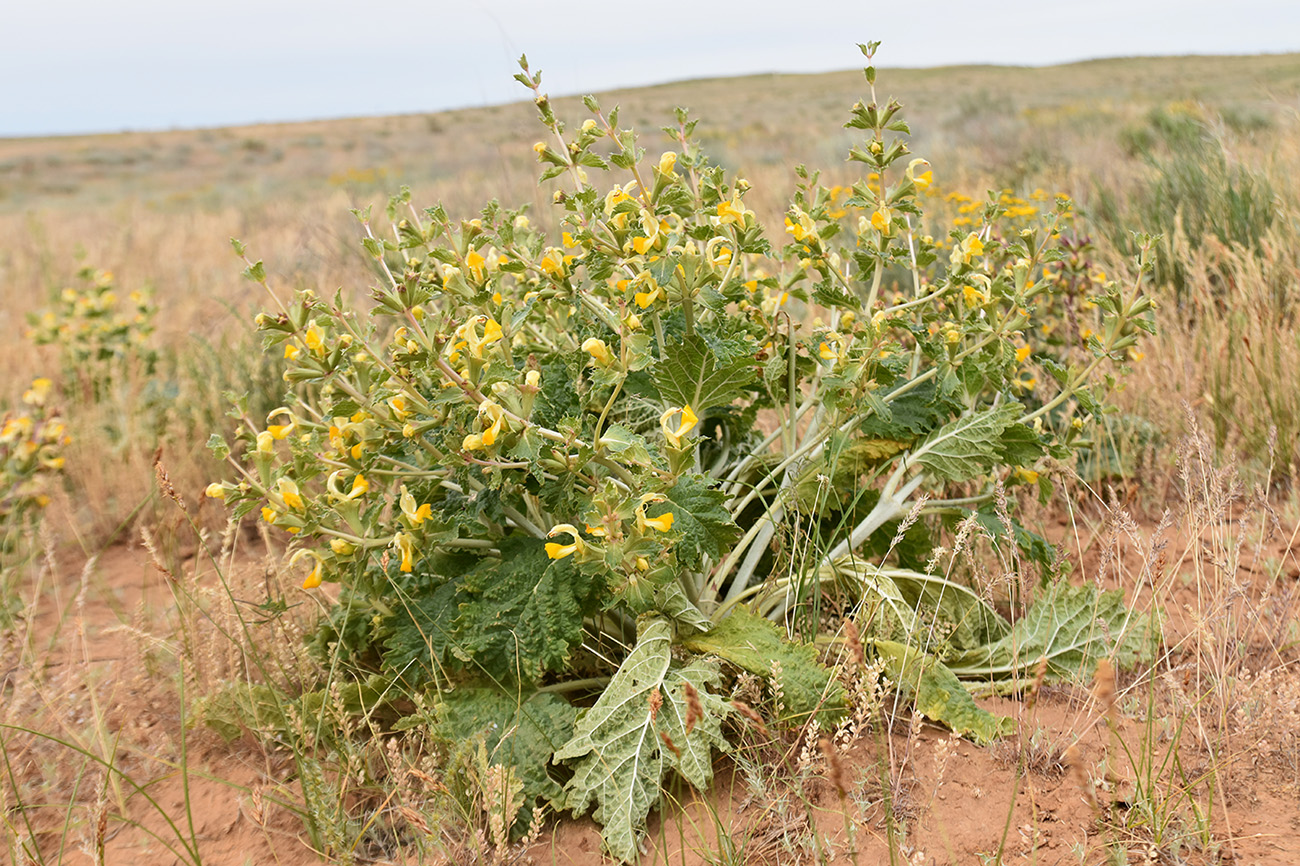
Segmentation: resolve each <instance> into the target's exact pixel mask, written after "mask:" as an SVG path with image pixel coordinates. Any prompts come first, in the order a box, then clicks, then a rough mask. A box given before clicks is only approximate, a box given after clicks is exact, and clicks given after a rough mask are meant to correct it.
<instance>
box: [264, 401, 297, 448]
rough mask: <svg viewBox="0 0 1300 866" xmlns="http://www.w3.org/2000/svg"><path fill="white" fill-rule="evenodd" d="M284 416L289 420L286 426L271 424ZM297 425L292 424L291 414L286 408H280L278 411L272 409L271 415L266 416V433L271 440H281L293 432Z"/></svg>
mask: <svg viewBox="0 0 1300 866" xmlns="http://www.w3.org/2000/svg"><path fill="white" fill-rule="evenodd" d="M281 415H283V416H285V417H286V418H288V419H289V423H288V424H272V423H271V421H272V420H273V419H275V418H278V417H279V416H281ZM296 426H297V424H296V423H295V422H294V417H293V413H292V412H290V411H289V409H288V407H287V406H281V407H280V408H279V409H272V410H271V414H270V415H267V416H266V432H267V433H270V434H271V438H272V439H277V440H279V439H283V438H284V437H286V436H288V435H289V434H290V433H292V432H293V429H294V427H296Z"/></svg>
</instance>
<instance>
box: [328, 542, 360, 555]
mask: <svg viewBox="0 0 1300 866" xmlns="http://www.w3.org/2000/svg"><path fill="white" fill-rule="evenodd" d="M330 550H332V551H334V554H335V555H336V556H351V555H352V554H354V553H356V550H357V546H356V545H355V544H353V543H352V542H350V541H348V540H347V539H346V538H331V539H330Z"/></svg>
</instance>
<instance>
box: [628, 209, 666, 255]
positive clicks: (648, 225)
mask: <svg viewBox="0 0 1300 866" xmlns="http://www.w3.org/2000/svg"><path fill="white" fill-rule="evenodd" d="M667 228H668V223H666V222H665V221H664V220H661V219H659V218H658V217H656V216H655V215H654V214H652V213H650V211H648V210H646V209H645V208H642V209H641V230H642V231H643V232H645V235H644V236H642V235H638V236H637V237H634V238H632V249H634V250H636V252H637V255H642V256H643V255H645V254H646V253H648V252H649V251H650V250H651V249H653V248H654V247H656V246H658V245H659V239H660V237H661V236H662V235H663V232H664V231H665V230H666V229H667Z"/></svg>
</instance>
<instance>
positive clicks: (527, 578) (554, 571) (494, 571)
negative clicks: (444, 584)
mask: <svg viewBox="0 0 1300 866" xmlns="http://www.w3.org/2000/svg"><path fill="white" fill-rule="evenodd" d="M597 583H598V579H597V578H595V577H593V576H591V575H588V574H584V573H583V572H581V571H579V570H578V569H576V568H574V567H573V565H572V564H571V562H570V561H569V560H565V559H557V560H552V559H550V558H548V557H547V555H546V550H545V546H544V543H543V542H542V541H541V540H540V539H533V538H508V539H506V540H504V541H503V542H502V543H501V558H500V559H495V558H494V559H485V560H484V561H483V563H482V564H480V565H479V566H478V567H477V568H475V569H474V571H473V572H471V573H470V574H468V575H466V577H465V580H464V581H462V583H461V589H462V591H463V592H464V593H465V601H463V602H462V603H461V606H460V615H459V616H458V617H457V619H456V622H455V640H454V641H453V642H452V643H451V644H450V646H451V650H452V652H453V653H454V654H455V655H456V656H457V657H459V658H461V659H462V660H464V661H465V662H467V663H470V664H472V665H473V666H474V667H477V668H480V669H481V670H483V671H484V672H485V673H487V674H488V675H490V676H492V677H494V678H496V679H498V680H504V681H518V680H524V681H528V680H535V679H537V678H538V677H540V676H541V675H542V674H543V673H544V672H545V671H548V670H559V669H560V668H562V667H564V665H565V663H566V662H567V661H568V659H569V651H570V650H571V649H572V648H573V647H574V646H576V645H577V644H578V643H579V642H580V641H581V640H582V618H583V616H585V615H586V614H587V613H588V612H589V609H590V608H591V606H592V603H593V598H594V597H595V595H596V594H597V593H596V589H597Z"/></svg>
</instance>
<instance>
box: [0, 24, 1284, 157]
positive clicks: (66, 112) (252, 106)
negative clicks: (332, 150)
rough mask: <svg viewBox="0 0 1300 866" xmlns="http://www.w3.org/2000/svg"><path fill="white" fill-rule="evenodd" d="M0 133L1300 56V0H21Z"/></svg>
mask: <svg viewBox="0 0 1300 866" xmlns="http://www.w3.org/2000/svg"><path fill="white" fill-rule="evenodd" d="M5 5H6V6H7V7H8V8H6V9H5V10H4V12H3V15H2V16H0V22H2V23H0V137H8V136H25V135H48V134H67V133H82V132H119V131H124V130H152V129H172V128H188V127H207V126H226V125H233V124H243V123H257V122H273V121H292V120H310V119H317V118H329V117H348V116H357V115H377V114H400V113H410V112H428V111H438V110H441V109H446V108H462V107H470V106H480V105H490V104H497V103H502V102H511V101H515V100H518V99H520V98H523V96H525V92H524V90H523V88H522V86H521V85H519V84H518V83H517V82H514V81H513V80H512V79H511V76H512V75H513V74H514V73H515V72H516V71H517V67H516V66H515V61H516V60H517V58H518V57H519V55H520V54H521V53H524V52H526V53H527V54H528V59H529V62H530V63H531V64H532V66H533V68H534V69H542V70H543V72H544V75H543V82H542V83H543V88H544V89H545V90H547V91H548V92H550V93H551V94H552V95H556V96H559V95H564V94H572V93H592V92H598V91H602V90H608V89H611V88H615V87H627V86H635V85H644V84H658V83H662V82H665V81H673V80H681V79H688V78H700V77H712V76H721V75H745V74H751V73H760V72H825V71H830V70H834V69H849V68H854V67H859V66H861V65H862V57H861V54H860V53H859V51H858V48H857V45H856V43H858V42H866V41H867V40H870V39H879V40H882V41H883V42H884V46H883V48H882V50H881V53H880V55H879V56H878V59H877V65H879V66H880V67H881V68H887V67H890V66H897V67H919V66H941V65H951V64H965V63H1012V64H1021V65H1047V64H1054V63H1065V62H1070V61H1075V60H1086V59H1092V58H1098V57H1118V56H1133V55H1168V54H1257V53H1262V52H1285V51H1300V2H1297V0H1238V2H1234V3H1231V4H1225V3H1223V2H1221V0H1215V2H1209V0H1068V2H1066V0H1005V2H1003V0H987V2H984V3H977V2H974V0H964V2H955V0H928V2H924V3H918V2H915V0H798V2H794V3H776V2H770V0H716V2H712V0H695V2H668V3H665V2H659V3H645V2H640V0H638V2H626V0H624V2H619V0H603V2H599V3H596V2H590V0H558V2H556V0H540V2H539V0H495V2H485V0H459V2H454V3H451V2H445V0H378V2H364V0H351V2H339V0H222V2H219V3H218V2H212V0H27V2H24V3H21V4H20V3H19V0H8V2H6V3H5Z"/></svg>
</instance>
